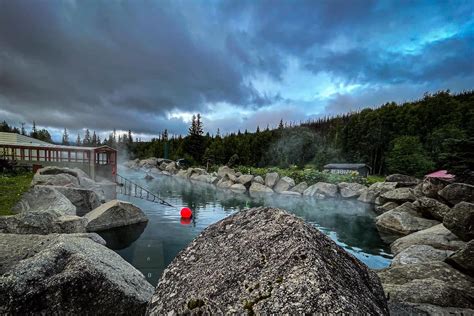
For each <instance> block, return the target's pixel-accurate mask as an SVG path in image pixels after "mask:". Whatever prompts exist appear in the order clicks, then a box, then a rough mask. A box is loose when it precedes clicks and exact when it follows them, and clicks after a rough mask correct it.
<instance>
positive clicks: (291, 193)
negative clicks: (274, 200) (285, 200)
mask: <svg viewBox="0 0 474 316" xmlns="http://www.w3.org/2000/svg"><path fill="white" fill-rule="evenodd" d="M280 194H283V195H294V196H301V193H299V192H294V191H283V192H280Z"/></svg>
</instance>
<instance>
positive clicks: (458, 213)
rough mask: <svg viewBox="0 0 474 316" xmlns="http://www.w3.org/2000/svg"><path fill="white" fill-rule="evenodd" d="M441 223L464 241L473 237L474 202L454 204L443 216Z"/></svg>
mask: <svg viewBox="0 0 474 316" xmlns="http://www.w3.org/2000/svg"><path fill="white" fill-rule="evenodd" d="M443 225H444V226H446V228H447V229H449V230H450V231H452V232H453V233H454V234H455V235H456V236H458V237H459V238H461V239H462V240H464V241H469V240H472V239H474V203H467V202H460V203H458V204H456V205H455V206H454V207H453V208H452V209H451V210H450V211H449V213H447V214H446V215H445V216H444V220H443Z"/></svg>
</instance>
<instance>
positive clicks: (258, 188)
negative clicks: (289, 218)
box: [249, 182, 273, 193]
mask: <svg viewBox="0 0 474 316" xmlns="http://www.w3.org/2000/svg"><path fill="white" fill-rule="evenodd" d="M249 192H250V193H273V190H272V189H270V188H269V187H267V186H266V185H263V184H260V183H258V182H252V185H251V186H250V188H249Z"/></svg>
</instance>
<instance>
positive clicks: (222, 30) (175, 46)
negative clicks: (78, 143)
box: [0, 0, 474, 135]
mask: <svg viewBox="0 0 474 316" xmlns="http://www.w3.org/2000/svg"><path fill="white" fill-rule="evenodd" d="M473 12H474V5H473V4H472V1H457V2H455V3H453V2H440V3H435V2H434V1H426V2H423V1H416V2H412V1H407V2H401V1H369V0H365V1H302V0H298V1H282V0H280V1H263V0H261V1H186V0H183V1H164V0H156V1H152V0H147V1H145V0H143V1H141V0H138V1H107V0H81V1H75V0H63V1H47V0H45V1H35V0H15V1H10V0H0V116H1V117H0V119H6V120H7V121H10V122H11V123H12V124H14V125H18V124H19V121H25V122H32V121H33V120H35V121H36V122H37V124H39V125H41V126H47V127H51V128H57V129H58V130H59V129H61V128H63V127H67V128H68V129H71V130H73V131H77V130H80V129H83V128H90V129H95V130H98V131H104V132H105V131H109V130H111V129H113V128H117V129H120V130H128V129H132V130H133V131H135V132H136V133H140V134H144V135H156V134H158V133H159V132H160V131H162V130H163V129H165V128H167V129H168V130H170V132H171V133H175V134H179V133H185V132H186V129H187V125H188V122H187V119H188V118H189V116H190V114H191V113H197V112H200V113H202V115H203V117H204V123H205V127H206V128H207V130H209V131H211V133H212V132H215V130H216V129H217V128H218V127H220V129H221V131H236V130H237V129H239V128H240V129H242V130H243V129H245V128H248V129H249V130H253V129H254V128H255V127H256V125H260V126H261V127H262V126H266V125H267V124H270V125H274V124H276V123H277V122H278V121H279V120H280V119H281V118H283V119H287V118H288V119H291V120H294V121H297V120H304V119H306V118H308V117H314V116H317V115H326V114H336V113H341V112H345V111H348V110H351V109H355V108H359V107H362V106H377V105H380V104H381V103H385V102H388V101H397V102H400V101H404V100H410V99H413V98H417V97H420V96H422V94H423V93H424V92H426V91H431V92H432V91H436V90H439V89H451V90H452V91H460V90H463V89H472V88H473V87H474V66H473V63H472V61H471V60H472V56H473V55H474V54H473V53H474V13H473ZM219 125H221V126H219Z"/></svg>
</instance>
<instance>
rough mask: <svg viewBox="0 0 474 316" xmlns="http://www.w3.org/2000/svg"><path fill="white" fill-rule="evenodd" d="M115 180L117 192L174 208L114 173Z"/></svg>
mask: <svg viewBox="0 0 474 316" xmlns="http://www.w3.org/2000/svg"><path fill="white" fill-rule="evenodd" d="M115 182H116V183H117V193H120V194H123V195H128V196H132V197H136V198H139V199H143V200H147V201H149V202H153V203H158V204H162V205H166V206H169V207H174V208H176V207H175V206H174V205H172V204H170V203H168V202H167V201H165V200H163V199H162V198H160V197H159V196H158V195H156V194H155V193H153V192H151V191H149V190H148V189H145V188H144V187H142V186H141V185H139V184H136V183H135V182H133V181H131V180H129V179H127V178H125V177H123V176H121V175H119V174H117V175H116V180H115Z"/></svg>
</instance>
